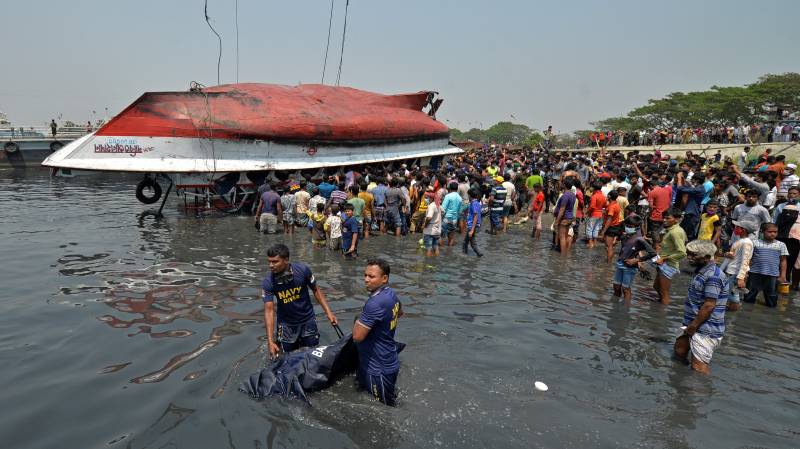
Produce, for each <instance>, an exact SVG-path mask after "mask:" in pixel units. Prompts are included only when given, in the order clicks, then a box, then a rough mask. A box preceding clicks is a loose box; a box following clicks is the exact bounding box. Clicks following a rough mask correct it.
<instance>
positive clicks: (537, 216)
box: [528, 184, 544, 240]
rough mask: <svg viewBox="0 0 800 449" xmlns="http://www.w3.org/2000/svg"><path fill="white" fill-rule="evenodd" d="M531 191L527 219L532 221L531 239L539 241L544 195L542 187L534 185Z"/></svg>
mask: <svg viewBox="0 0 800 449" xmlns="http://www.w3.org/2000/svg"><path fill="white" fill-rule="evenodd" d="M533 191H534V194H533V201H532V202H531V207H530V209H529V210H528V212H529V217H530V218H531V220H532V221H533V229H531V237H533V238H535V239H536V240H539V239H540V238H541V237H542V211H543V210H544V193H543V192H542V185H541V184H536V185H534V186H533Z"/></svg>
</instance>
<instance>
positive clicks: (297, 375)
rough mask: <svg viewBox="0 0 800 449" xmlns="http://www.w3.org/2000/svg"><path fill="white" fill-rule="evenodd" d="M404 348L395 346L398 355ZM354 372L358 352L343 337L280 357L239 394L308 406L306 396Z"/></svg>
mask: <svg viewBox="0 0 800 449" xmlns="http://www.w3.org/2000/svg"><path fill="white" fill-rule="evenodd" d="M404 347H405V344H404V343H397V352H398V353H399V352H400V351H402V350H403V348H404ZM357 369H358V349H357V348H356V344H355V343H354V342H353V337H352V335H345V336H344V337H342V338H340V339H339V340H338V341H336V342H334V343H333V344H331V345H328V346H318V347H316V348H305V349H300V350H297V351H294V352H290V353H288V354H281V355H280V356H279V357H278V358H277V359H275V360H272V361H270V362H269V363H268V364H267V367H266V368H264V369H262V370H261V371H260V372H258V373H256V374H253V375H251V376H250V378H249V379H248V380H247V381H246V382H243V383H242V384H241V386H239V391H242V392H244V393H247V394H249V395H250V396H251V397H252V398H253V399H264V398H266V397H269V396H282V397H285V398H298V399H302V400H303V401H305V403H306V404H308V405H311V402H309V400H308V398H307V397H306V393H308V392H311V391H319V390H324V389H325V388H328V387H330V386H331V385H332V384H333V383H334V382H336V381H337V380H339V379H341V378H342V377H343V376H345V375H347V374H351V373H353V372H355V371H356V370H357Z"/></svg>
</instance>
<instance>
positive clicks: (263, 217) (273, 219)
mask: <svg viewBox="0 0 800 449" xmlns="http://www.w3.org/2000/svg"><path fill="white" fill-rule="evenodd" d="M282 212H283V210H282V207H281V197H280V196H279V195H278V194H277V193H275V192H274V191H273V190H272V187H271V186H270V185H269V184H265V186H264V193H263V194H261V199H260V200H259V202H258V209H257V210H256V223H258V224H259V227H258V228H259V229H260V230H261V232H266V233H267V234H274V233H275V232H276V231H277V229H276V228H277V225H278V223H280V222H281V218H282V216H283V213H282Z"/></svg>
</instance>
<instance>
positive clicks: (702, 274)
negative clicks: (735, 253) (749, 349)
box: [674, 240, 729, 374]
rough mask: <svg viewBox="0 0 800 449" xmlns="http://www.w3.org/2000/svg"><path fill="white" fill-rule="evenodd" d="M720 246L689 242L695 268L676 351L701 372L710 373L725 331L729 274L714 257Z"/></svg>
mask: <svg viewBox="0 0 800 449" xmlns="http://www.w3.org/2000/svg"><path fill="white" fill-rule="evenodd" d="M716 252H717V246H716V245H714V244H713V243H711V242H710V241H708V240H694V241H691V242H689V243H688V244H687V245H686V258H687V259H688V260H689V263H690V264H691V265H692V266H693V267H694V268H695V275H694V278H693V279H692V282H690V283H689V290H688V292H687V297H686V302H685V303H684V309H683V310H684V311H683V326H681V330H680V333H679V335H678V338H677V339H676V340H675V346H674V351H675V355H676V356H677V357H678V358H679V359H681V360H684V361H686V362H688V363H689V364H690V365H691V367H692V368H693V369H694V370H695V371H698V372H700V373H703V374H708V373H709V365H710V363H711V358H712V357H713V355H714V351H715V350H716V349H717V348H718V347H719V345H720V343H721V342H722V337H723V336H724V335H725V310H726V307H727V304H728V291H729V287H728V278H727V276H725V273H723V272H722V270H721V269H720V267H718V266H717V264H716V262H715V261H714V254H716Z"/></svg>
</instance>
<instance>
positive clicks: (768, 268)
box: [742, 223, 789, 307]
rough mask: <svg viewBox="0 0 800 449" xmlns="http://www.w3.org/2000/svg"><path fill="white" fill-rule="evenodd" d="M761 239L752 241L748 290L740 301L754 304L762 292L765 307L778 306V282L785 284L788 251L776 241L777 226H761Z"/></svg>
mask: <svg viewBox="0 0 800 449" xmlns="http://www.w3.org/2000/svg"><path fill="white" fill-rule="evenodd" d="M761 232H762V233H763V234H764V238H763V239H753V257H752V259H750V274H749V275H748V277H747V288H748V289H749V290H750V291H749V292H748V293H747V295H745V297H744V298H743V299H742V300H743V301H744V302H749V303H754V302H756V296H758V293H759V292H760V291H763V292H764V301H765V302H766V304H767V306H769V307H775V306H776V305H778V284H777V283H778V282H786V265H787V264H786V258H787V256H789V250H788V249H787V248H786V244H785V243H783V242H781V241H778V240H776V237H778V226H776V225H775V224H773V223H764V224H763V225H761Z"/></svg>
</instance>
